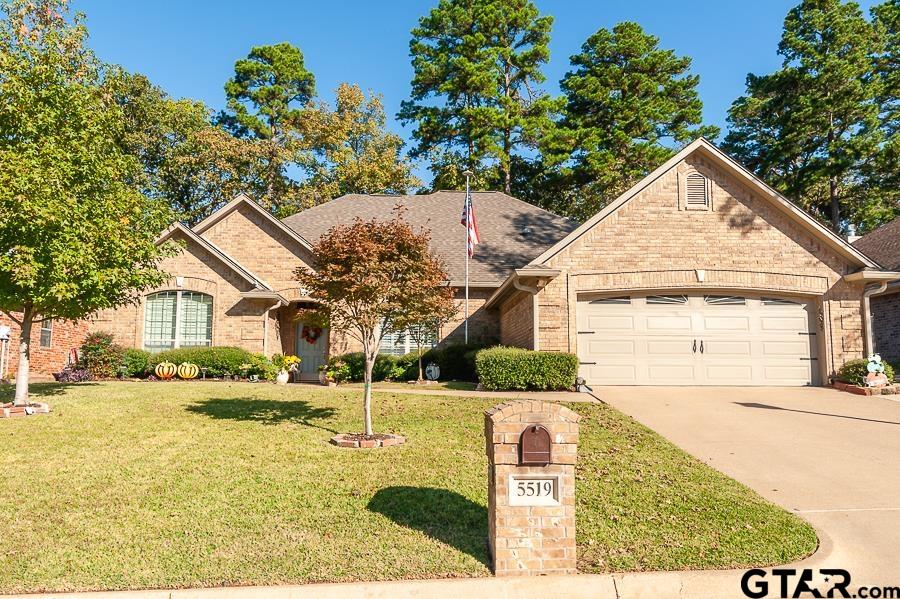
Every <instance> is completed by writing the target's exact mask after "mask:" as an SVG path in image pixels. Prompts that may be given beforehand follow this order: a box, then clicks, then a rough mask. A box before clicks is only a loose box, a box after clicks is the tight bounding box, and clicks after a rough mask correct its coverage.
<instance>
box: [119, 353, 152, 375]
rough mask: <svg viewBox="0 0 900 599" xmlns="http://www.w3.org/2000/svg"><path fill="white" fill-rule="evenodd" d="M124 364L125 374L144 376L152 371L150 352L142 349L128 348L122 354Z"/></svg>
mask: <svg viewBox="0 0 900 599" xmlns="http://www.w3.org/2000/svg"><path fill="white" fill-rule="evenodd" d="M122 365H124V366H125V376H127V377H130V378H144V377H145V376H147V375H148V374H149V372H150V352H146V351H144V350H142V349H134V348H129V349H126V350H125V353H124V354H123V355H122Z"/></svg>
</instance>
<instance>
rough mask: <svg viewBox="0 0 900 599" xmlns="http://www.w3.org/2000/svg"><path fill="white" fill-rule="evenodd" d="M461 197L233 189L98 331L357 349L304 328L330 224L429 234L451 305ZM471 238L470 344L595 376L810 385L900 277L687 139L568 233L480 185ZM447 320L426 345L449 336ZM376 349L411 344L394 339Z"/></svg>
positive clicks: (180, 236)
mask: <svg viewBox="0 0 900 599" xmlns="http://www.w3.org/2000/svg"><path fill="white" fill-rule="evenodd" d="M463 198H464V195H463V193H462V192H443V191H442V192H436V193H432V194H429V195H418V196H385V195H348V196H343V197H341V198H337V199H335V200H332V201H330V202H327V203H325V204H322V205H320V206H316V207H314V208H310V209H308V210H305V211H303V212H300V213H298V214H295V215H293V216H290V217H288V218H286V219H284V220H283V221H279V220H277V219H276V218H274V217H273V216H271V214H269V213H268V212H266V211H265V210H263V209H261V208H260V207H259V206H258V205H257V204H255V203H254V202H253V201H252V200H250V199H249V198H246V197H245V196H239V197H238V198H236V199H235V200H233V201H232V202H230V203H229V204H228V205H226V206H224V207H223V208H222V209H221V210H219V211H217V212H216V213H215V214H213V215H212V216H210V217H209V218H207V219H206V220H205V221H203V222H201V223H200V224H198V225H197V226H195V227H193V228H192V229H188V228H187V227H184V226H182V225H179V224H175V225H173V226H172V227H171V228H170V229H169V230H167V231H166V232H165V234H164V235H162V236H161V238H160V241H163V240H167V239H174V240H178V241H180V242H181V243H183V244H184V245H183V247H184V249H183V251H182V252H181V253H180V254H179V255H178V256H176V257H173V258H170V259H168V260H167V261H166V262H164V263H163V265H162V268H163V269H164V270H165V271H166V272H169V273H170V274H171V275H172V277H171V279H170V280H169V281H168V283H166V284H165V285H163V286H162V287H160V288H159V289H154V290H152V291H151V292H149V293H147V294H145V295H144V296H143V297H141V298H140V302H139V303H138V304H137V305H135V306H132V307H127V308H122V309H119V310H115V311H107V312H104V313H101V314H98V315H97V317H96V318H95V319H94V320H93V321H92V323H91V327H92V328H94V329H104V330H109V331H112V332H113V333H114V334H115V335H116V337H117V338H118V339H119V341H120V342H122V343H123V344H125V345H128V346H133V347H143V348H146V349H149V350H151V351H156V350H161V349H164V348H168V347H175V346H185V345H238V346H241V347H245V348H246V349H248V350H251V351H254V352H263V353H266V354H267V355H271V354H273V353H276V352H284V353H295V354H297V355H299V356H300V357H301V358H303V362H302V363H301V369H302V375H303V377H304V378H314V377H315V376H316V368H317V366H318V365H319V364H321V363H323V361H324V360H325V359H326V358H327V356H328V355H334V354H338V353H343V352H345V351H348V350H353V349H356V348H355V347H354V346H353V344H352V343H350V342H349V341H348V340H347V339H344V338H341V337H339V336H338V335H334V334H329V332H328V331H324V332H321V333H320V332H319V331H317V330H314V329H312V328H311V327H309V326H307V325H306V324H305V323H303V322H302V321H299V320H298V314H299V311H300V310H302V308H304V307H306V306H309V305H310V302H309V298H308V297H306V295H305V293H304V291H303V290H302V289H300V288H298V287H297V283H296V282H295V281H294V280H293V279H292V271H293V270H294V269H295V268H296V267H297V266H300V265H311V264H313V262H314V261H313V256H312V252H311V248H310V242H311V241H313V240H315V239H318V237H319V236H320V235H322V234H323V233H324V232H325V231H327V230H328V229H329V228H330V227H331V226H333V225H335V224H337V223H340V222H348V221H350V220H351V219H353V218H355V217H357V216H359V217H361V218H364V219H367V218H390V217H391V210H392V208H393V207H394V206H395V205H397V204H402V205H403V206H404V207H405V209H406V212H405V216H406V218H407V220H409V221H410V222H411V223H412V224H413V225H414V226H418V227H425V228H428V229H429V230H430V231H431V234H432V249H433V250H434V251H435V252H436V253H437V254H438V255H439V256H441V257H442V258H443V259H444V261H445V262H446V265H447V269H448V272H449V278H450V281H449V283H450V285H451V286H453V287H454V288H455V290H456V297H457V302H458V304H460V305H461V303H462V287H461V286H462V283H463V275H464V268H465V261H464V255H465V254H464V247H465V230H464V228H463V227H462V226H461V225H460V223H459V218H460V214H461V212H462V206H463ZM473 202H474V205H475V210H476V214H477V218H478V224H479V229H480V233H481V237H482V244H481V245H479V246H478V248H477V249H476V252H475V257H474V259H473V260H472V261H471V262H470V298H471V301H470V321H469V326H470V339H472V338H474V339H475V340H484V341H486V342H491V341H500V342H501V343H503V344H507V345H516V346H521V347H526V348H531V349H536V350H545V351H569V352H574V353H577V354H578V355H579V357H580V358H581V363H582V368H581V374H582V376H584V377H585V378H586V379H587V380H588V381H589V383H592V384H668V385H671V384H684V385H818V384H824V383H826V382H827V381H828V378H829V377H830V376H831V375H832V374H833V373H834V372H835V371H836V370H837V369H838V368H839V367H840V365H841V364H843V362H845V361H846V360H848V359H851V358H857V357H860V356H862V355H863V352H864V349H865V346H866V339H867V335H868V329H867V328H866V327H865V326H864V318H863V314H864V308H863V306H864V304H865V303H867V302H868V298H867V297H865V294H864V291H865V290H866V289H868V288H870V287H871V285H870V284H871V283H872V282H876V283H878V282H881V281H884V280H893V279H900V274H898V273H894V272H890V271H885V270H884V269H882V268H881V267H880V266H879V265H878V264H877V263H876V262H875V261H873V260H872V259H871V258H869V257H868V256H866V255H865V254H863V253H862V252H860V251H859V250H858V249H856V248H854V247H853V246H851V245H850V244H848V243H847V242H846V241H845V240H843V239H841V238H840V237H838V236H836V235H835V234H834V233H832V232H831V231H829V230H828V229H827V228H825V227H823V226H822V225H821V224H819V223H817V222H816V221H814V220H813V219H812V218H811V217H809V216H808V215H807V214H806V213H804V212H803V211H802V210H800V209H799V208H797V207H796V206H795V205H793V204H791V203H790V202H789V201H788V200H786V199H785V198H784V197H782V196H781V195H779V194H778V193H777V192H775V191H774V190H772V189H771V188H769V187H768V186H766V185H765V184H764V183H763V182H762V181H760V180H759V179H758V178H756V177H755V176H753V175H752V174H750V173H749V172H748V171H746V170H745V169H744V168H742V167H741V166H740V165H739V164H738V163H736V162H735V161H734V160H732V159H731V158H729V157H728V156H726V155H725V154H724V153H722V152H721V151H720V150H719V149H718V148H716V147H715V146H714V145H712V144H711V143H709V142H707V141H706V140H703V139H700V140H697V141H696V142H694V143H692V144H690V145H688V146H686V147H685V148H684V149H682V150H681V151H680V152H678V153H677V154H676V155H675V156H673V157H672V158H671V159H670V160H669V161H667V162H666V163H665V164H663V165H662V166H660V167H659V168H658V169H657V170H656V171H654V172H653V173H651V174H650V175H648V176H647V177H646V178H645V179H644V180H642V181H641V182H639V183H638V184H637V185H635V186H634V187H633V188H632V189H630V190H629V191H627V192H626V193H624V194H623V195H622V196H620V197H619V198H617V199H616V200H615V201H613V202H612V203H610V204H609V205H608V206H607V207H606V208H604V209H603V210H602V211H601V212H600V213H598V214H597V215H595V216H594V217H593V218H591V219H590V220H588V221H587V222H585V223H583V224H582V225H580V226H578V225H577V223H574V222H572V221H570V220H568V219H565V218H561V217H558V216H555V215H553V214H551V213H549V212H546V211H544V210H541V209H540V208H537V207H535V206H532V205H530V204H527V203H525V202H521V201H519V200H517V199H515V198H512V197H510V196H507V195H505V194H502V193H499V192H476V193H475V194H474V198H473ZM461 319H462V315H461V314H460V316H459V318H458V319H457V320H456V321H454V322H452V323H450V325H448V326H446V327H444V328H443V329H442V330H440V331H436V332H435V342H441V343H447V342H451V341H454V340H459V339H460V336H461ZM382 349H383V351H386V352H391V353H404V352H405V351H407V350H409V349H411V348H410V347H409V346H408V342H407V341H406V339H405V337H404V336H403V335H402V334H399V335H393V336H389V337H387V338H386V340H385V343H384V345H383V347H382Z"/></svg>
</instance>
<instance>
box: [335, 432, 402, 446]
mask: <svg viewBox="0 0 900 599" xmlns="http://www.w3.org/2000/svg"><path fill="white" fill-rule="evenodd" d="M329 442H330V443H331V444H332V445H337V446H338V447H349V448H352V449H372V448H374V447H393V446H395V445H403V444H404V443H406V437H403V436H402V435H388V434H381V433H378V434H375V435H364V434H362V433H342V434H340V435H335V436H333V437H332V438H331V439H330V440H329Z"/></svg>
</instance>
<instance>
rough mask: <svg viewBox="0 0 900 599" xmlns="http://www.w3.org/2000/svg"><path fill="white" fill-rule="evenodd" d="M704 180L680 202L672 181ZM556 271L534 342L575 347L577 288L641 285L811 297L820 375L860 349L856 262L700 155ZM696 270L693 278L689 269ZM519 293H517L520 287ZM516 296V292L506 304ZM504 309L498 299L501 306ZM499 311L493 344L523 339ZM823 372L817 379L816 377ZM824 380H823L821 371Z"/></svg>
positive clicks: (619, 213)
mask: <svg viewBox="0 0 900 599" xmlns="http://www.w3.org/2000/svg"><path fill="white" fill-rule="evenodd" d="M692 171H697V172H700V173H701V174H703V175H705V176H706V177H707V178H708V179H709V181H710V182H711V188H712V194H711V197H712V202H711V203H712V205H711V209H709V210H685V209H683V206H681V203H680V201H679V179H680V178H684V177H685V175H686V174H687V173H688V172H692ZM546 266H548V267H550V268H555V269H559V270H560V271H561V274H560V275H559V276H557V277H556V278H555V279H553V280H552V281H551V282H549V284H547V285H546V287H544V288H543V289H541V290H540V291H539V292H538V294H537V301H538V318H537V320H538V322H539V323H540V324H539V331H538V338H539V346H540V349H541V350H555V351H569V352H575V351H576V344H577V336H576V326H575V317H576V308H577V301H578V296H579V294H583V293H586V292H617V291H630V290H635V291H640V290H666V289H669V290H682V291H690V290H702V289H727V290H737V291H740V290H751V291H763V292H771V293H776V294H777V293H783V294H788V295H792V294H800V295H803V296H805V297H807V298H814V299H815V300H816V302H815V304H816V306H817V312H818V313H817V315H816V322H817V325H818V330H819V332H820V333H822V334H820V335H819V336H818V337H820V338H823V340H822V341H821V342H820V348H819V349H820V351H819V355H820V356H823V357H824V359H821V360H820V363H821V368H822V370H823V372H822V373H821V374H822V375H823V376H827V375H830V374H831V373H833V372H834V371H835V370H837V368H839V367H840V365H841V364H843V363H844V362H845V361H847V360H849V359H853V358H858V357H860V356H861V355H862V353H863V338H862V314H861V308H862V287H863V286H862V284H860V283H857V284H850V283H847V282H845V281H843V280H842V279H841V277H842V276H843V275H845V274H848V273H850V272H853V271H854V270H857V269H858V268H859V266H858V265H853V264H850V263H849V262H848V260H847V259H846V258H843V257H842V256H840V255H838V254H837V253H836V252H835V251H833V250H832V249H830V248H829V247H827V246H826V245H825V244H824V243H823V242H822V241H820V240H819V239H818V238H817V237H815V235H814V234H813V233H812V232H811V231H810V230H809V229H808V227H806V226H804V225H801V224H799V223H798V222H797V221H796V220H794V219H792V218H790V217H788V216H787V215H785V214H784V212H783V211H782V210H781V209H779V208H778V207H777V206H776V205H775V204H774V203H773V202H772V201H771V200H770V199H768V198H764V197H762V196H761V195H759V194H758V193H757V192H755V191H751V190H750V189H749V188H748V187H747V186H746V185H744V184H742V183H741V182H739V180H738V179H737V178H736V177H735V176H733V175H732V174H730V173H728V172H726V171H725V170H723V169H722V168H720V167H719V166H717V165H716V164H714V163H713V161H711V160H709V159H707V158H706V157H704V156H702V155H701V154H698V153H696V152H695V153H693V154H690V155H689V156H688V157H687V158H686V159H685V160H682V161H681V162H679V163H678V164H676V165H675V166H674V167H673V168H671V169H669V170H668V171H667V172H665V173H663V174H662V175H661V176H659V177H658V178H657V179H656V180H655V181H653V182H652V183H650V184H649V185H648V186H647V187H645V188H644V189H643V190H642V191H640V192H639V193H638V194H637V195H636V196H635V197H633V198H632V199H631V200H630V201H628V202H627V203H625V204H624V205H622V206H621V207H620V208H619V209H618V210H616V211H614V212H612V213H610V214H609V215H607V216H606V218H604V219H603V220H601V221H599V222H598V223H596V224H595V225H594V226H593V227H592V228H590V229H589V230H587V231H585V232H584V233H583V234H582V235H581V236H580V237H578V238H577V239H576V240H575V241H574V242H572V243H571V244H570V245H568V246H567V247H566V248H565V249H563V250H562V251H560V252H559V253H557V254H556V255H554V256H552V257H551V258H550V259H548V260H547V261H546ZM698 269H701V270H704V271H705V273H704V275H705V276H704V280H703V281H702V282H701V281H699V277H698V274H697V270H698ZM519 295H521V294H519ZM516 301H518V300H517V297H516V296H515V295H513V296H511V297H510V298H508V299H506V300H505V304H513V303H514V302H516ZM504 310H507V311H508V310H509V308H507V307H505V306H504V305H501V307H500V311H501V314H503V312H504ZM514 325H515V327H513V326H510V323H507V322H506V321H504V320H503V319H502V318H501V342H503V343H514V342H515V344H517V345H523V346H525V347H527V345H526V344H524V343H522V342H521V340H522V339H525V338H526V337H527V334H526V333H525V332H523V331H521V330H520V329H521V327H527V326H528V324H527V319H521V320H520V319H516V320H515V321H514ZM820 378H823V377H820ZM823 380H824V379H823Z"/></svg>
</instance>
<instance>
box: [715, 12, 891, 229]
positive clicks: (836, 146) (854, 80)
mask: <svg viewBox="0 0 900 599" xmlns="http://www.w3.org/2000/svg"><path fill="white" fill-rule="evenodd" d="M880 44H881V38H880V36H879V35H878V34H877V31H876V28H875V27H873V25H872V24H871V23H869V22H868V21H867V20H866V19H865V18H864V16H863V15H862V12H861V11H860V8H859V6H858V5H857V4H855V3H853V2H842V1H841V0H804V1H803V2H801V3H800V4H799V5H798V6H796V7H795V8H793V9H792V10H791V11H790V12H789V13H788V15H787V17H786V18H785V21H784V32H783V34H782V38H781V42H780V43H779V45H778V53H779V54H780V55H781V56H782V57H783V62H782V67H781V69H780V70H778V71H776V72H775V73H772V74H770V75H763V76H757V75H752V74H751V75H748V76H747V93H746V95H745V96H743V97H741V98H738V99H737V100H735V102H734V103H733V104H732V106H731V109H730V110H729V113H728V122H729V124H730V131H729V133H728V136H727V138H726V140H725V148H726V150H727V151H728V152H730V153H731V154H733V155H735V156H736V157H737V158H739V159H741V160H742V161H743V162H744V163H745V164H746V165H747V166H748V167H749V168H751V169H752V170H753V171H755V172H756V173H757V174H758V175H760V176H761V177H762V178H763V179H765V180H766V181H767V182H769V183H770V184H772V185H774V186H775V187H776V188H778V189H779V190H780V191H782V192H784V193H785V194H786V195H787V196H788V197H790V198H792V199H795V200H797V201H799V202H800V204H801V205H802V206H803V207H804V208H806V209H807V210H809V211H810V212H811V213H813V214H814V215H815V216H817V217H818V218H820V219H821V220H823V221H828V222H830V224H831V227H832V228H833V229H834V230H835V231H838V232H840V231H842V230H843V229H844V228H845V226H846V225H847V218H848V217H853V215H854V213H857V212H858V210H859V207H860V206H861V205H862V204H864V203H865V191H864V187H863V186H861V185H860V181H861V179H862V177H863V172H864V170H865V165H866V163H867V162H869V161H871V160H872V159H873V158H874V156H875V155H876V154H877V153H878V151H879V147H880V143H881V141H882V138H883V134H882V130H881V128H880V127H879V119H878V116H879V106H878V98H879V97H880V95H881V85H882V84H881V78H880V77H877V76H875V75H874V73H873V55H876V54H879V53H880Z"/></svg>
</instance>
